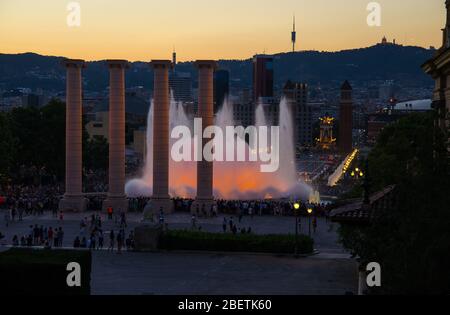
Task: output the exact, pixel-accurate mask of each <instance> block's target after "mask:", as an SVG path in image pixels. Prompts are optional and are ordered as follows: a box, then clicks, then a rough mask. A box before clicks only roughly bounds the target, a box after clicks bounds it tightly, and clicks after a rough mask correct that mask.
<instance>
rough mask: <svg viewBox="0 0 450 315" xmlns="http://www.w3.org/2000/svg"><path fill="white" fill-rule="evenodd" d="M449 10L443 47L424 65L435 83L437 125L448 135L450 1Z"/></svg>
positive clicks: (449, 0)
mask: <svg viewBox="0 0 450 315" xmlns="http://www.w3.org/2000/svg"><path fill="white" fill-rule="evenodd" d="M445 6H446V9H447V20H446V24H445V27H444V29H443V34H442V35H443V39H442V47H441V48H439V49H438V50H437V51H436V52H435V55H434V56H433V58H431V59H430V60H428V61H427V62H426V63H424V64H423V65H422V69H423V70H424V71H425V73H427V74H429V75H430V76H431V77H432V78H433V79H434V82H435V88H434V93H433V103H432V106H433V109H434V110H435V111H436V112H437V116H438V118H437V120H436V124H437V125H438V126H439V127H440V128H441V129H442V130H443V131H444V132H445V133H447V135H448V134H449V133H448V130H449V127H450V115H449V108H450V93H449V92H448V90H449V89H450V80H449V79H448V75H449V74H450V0H447V1H445ZM447 143H448V148H449V150H450V138H449V140H448V142H447Z"/></svg>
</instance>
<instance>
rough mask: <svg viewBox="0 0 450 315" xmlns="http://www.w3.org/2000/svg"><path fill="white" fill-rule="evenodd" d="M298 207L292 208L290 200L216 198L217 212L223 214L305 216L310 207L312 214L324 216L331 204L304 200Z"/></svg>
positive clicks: (326, 214)
mask: <svg viewBox="0 0 450 315" xmlns="http://www.w3.org/2000/svg"><path fill="white" fill-rule="evenodd" d="M299 205H300V208H299V210H298V212H296V210H295V209H294V203H293V202H292V201H282V200H254V201H242V200H218V201H217V207H218V210H219V212H221V213H224V214H234V215H238V216H243V215H250V216H254V215H259V216H262V215H274V216H294V215H300V216H307V215H308V209H312V214H313V216H316V217H326V216H328V214H329V212H330V210H331V205H329V204H324V203H321V204H310V203H306V202H299Z"/></svg>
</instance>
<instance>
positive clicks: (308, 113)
mask: <svg viewBox="0 0 450 315" xmlns="http://www.w3.org/2000/svg"><path fill="white" fill-rule="evenodd" d="M283 95H284V97H286V99H287V101H288V102H289V105H290V108H291V111H292V116H293V117H294V121H293V125H294V133H295V134H294V136H295V145H296V147H303V146H311V145H312V144H313V135H312V108H311V107H310V106H309V105H308V87H307V85H306V84H304V83H294V82H291V81H288V82H286V84H285V86H284V89H283Z"/></svg>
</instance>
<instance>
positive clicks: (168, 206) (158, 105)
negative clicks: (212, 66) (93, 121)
mask: <svg viewBox="0 0 450 315" xmlns="http://www.w3.org/2000/svg"><path fill="white" fill-rule="evenodd" d="M151 65H152V67H153V73H154V80H153V82H154V85H153V106H154V108H153V196H152V199H151V200H150V201H149V203H148V204H147V205H146V207H145V210H144V218H148V217H149V216H151V214H152V213H153V214H159V213H160V212H161V210H162V211H163V213H165V214H168V213H172V212H173V209H174V207H173V202H172V200H171V199H170V196H169V159H170V155H169V137H170V133H169V124H170V122H169V111H170V93H169V69H171V68H172V62H171V61H170V60H152V62H151ZM148 128H151V126H148Z"/></svg>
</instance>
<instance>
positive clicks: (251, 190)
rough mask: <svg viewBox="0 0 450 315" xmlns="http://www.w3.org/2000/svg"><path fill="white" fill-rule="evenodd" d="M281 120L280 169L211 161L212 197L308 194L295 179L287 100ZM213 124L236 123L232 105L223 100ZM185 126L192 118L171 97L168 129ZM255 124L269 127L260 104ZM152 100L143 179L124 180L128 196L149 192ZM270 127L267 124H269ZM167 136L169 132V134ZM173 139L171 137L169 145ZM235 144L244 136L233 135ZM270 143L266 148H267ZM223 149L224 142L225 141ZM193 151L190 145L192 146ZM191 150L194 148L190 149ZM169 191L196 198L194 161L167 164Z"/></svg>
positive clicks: (266, 196)
mask: <svg viewBox="0 0 450 315" xmlns="http://www.w3.org/2000/svg"><path fill="white" fill-rule="evenodd" d="M279 122H280V138H279V148H280V157H279V158H280V168H279V170H278V171H277V172H275V173H261V172H260V164H261V162H249V161H248V159H246V162H225V161H224V162H214V186H213V187H214V196H215V197H216V198H220V199H222V198H223V199H265V198H284V197H291V198H302V199H306V198H308V196H309V193H310V191H311V188H310V187H309V186H308V185H306V184H305V183H303V182H301V181H299V180H298V178H297V171H296V166H295V151H294V150H295V148H294V134H293V119H292V114H291V112H290V109H289V106H288V103H287V101H286V100H284V99H283V100H282V101H281V103H280V110H279ZM215 124H216V125H217V126H219V127H221V128H223V129H222V130H225V128H226V126H235V123H234V119H233V104H232V103H231V102H228V101H225V102H224V104H223V106H222V108H221V110H220V111H219V113H218V114H217V116H216V119H215ZM179 125H183V126H188V127H189V129H190V130H191V134H193V133H192V130H193V119H192V117H188V116H187V115H186V111H185V110H184V107H183V104H182V103H179V102H178V103H177V102H175V100H174V99H173V95H172V97H171V100H170V131H171V130H172V129H173V128H174V127H175V126H179ZM255 125H256V127H260V126H268V123H267V118H266V117H265V113H264V108H263V105H261V104H260V105H258V106H257V108H256V110H255ZM152 126H153V103H152V105H151V107H150V110H149V114H148V120H147V158H146V162H145V166H144V174H143V176H142V178H139V179H133V180H130V181H128V182H127V184H126V187H125V191H126V193H127V195H128V196H130V197H137V196H147V197H150V196H151V195H152V188H151V186H152V180H153V161H152V160H153V151H152V149H153V128H152ZM268 127H270V126H268ZM168 136H169V137H170V134H169V135H168ZM175 141H176V139H170V146H172V144H173V143H174V142H175ZM226 141H234V142H235V143H234V147H237V143H238V142H241V143H242V142H243V141H245V139H241V138H239V137H235V138H234V139H233V140H230V139H228V140H225V142H226ZM245 147H246V157H248V155H249V154H250V147H249V146H248V145H247V144H245ZM270 147H271V144H269V147H268V148H266V149H267V150H270ZM224 148H226V143H224ZM192 150H193V148H192ZM192 152H193V151H192ZM169 168H170V170H169V174H170V178H169V185H170V189H169V191H170V194H171V195H172V196H179V197H185V198H186V197H190V198H193V197H195V193H196V162H194V161H192V162H175V161H173V160H172V158H171V160H170V163H169Z"/></svg>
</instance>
